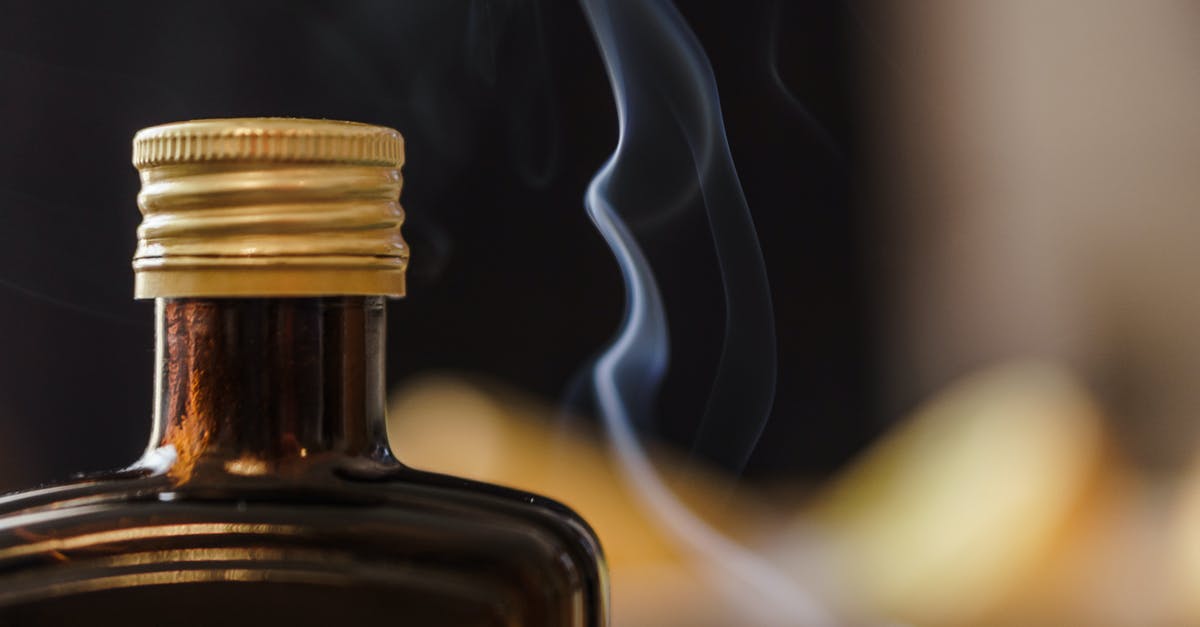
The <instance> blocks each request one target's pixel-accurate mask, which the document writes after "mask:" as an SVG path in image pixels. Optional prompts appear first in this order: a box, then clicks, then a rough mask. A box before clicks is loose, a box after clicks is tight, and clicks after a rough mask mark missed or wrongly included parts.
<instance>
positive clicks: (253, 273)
mask: <svg viewBox="0 0 1200 627" xmlns="http://www.w3.org/2000/svg"><path fill="white" fill-rule="evenodd" d="M133 165H134V166H135V167H136V168H137V169H138V172H139V173H140V175H141V180H142V190H141V192H140V193H139V194H138V208H139V209H140V210H141V212H142V216H143V219H142V223H141V225H140V226H139V227H138V231H137V233H138V245H137V251H136V252H135V253H134V258H133V269H134V276H135V282H134V296H135V298H183V297H221V296H230V297H235V296H324V295H330V296H332V295H368V296H395V297H398V296H403V295H404V272H405V269H406V267H407V265H408V247H407V245H406V244H405V243H404V240H403V239H402V238H401V236H400V225H401V224H402V223H403V221H404V210H403V209H402V208H401V207H400V189H401V187H402V183H403V179H402V178H401V176H400V168H401V166H403V165H404V139H403V137H401V135H400V133H398V132H396V131H395V130H393V129H390V128H386V127H382V126H371V125H367V124H358V123H354V122H338V121H332V120H307V119H294V118H236V119H217V120H193V121H189V122H177V123H173V124H164V125H161V126H153V127H150V128H146V129H142V130H141V131H138V133H137V134H136V135H135V136H134V138H133Z"/></svg>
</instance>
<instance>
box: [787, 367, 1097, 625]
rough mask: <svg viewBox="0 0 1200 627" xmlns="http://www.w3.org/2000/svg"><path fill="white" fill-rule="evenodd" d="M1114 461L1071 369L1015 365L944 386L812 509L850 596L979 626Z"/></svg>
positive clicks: (1042, 558)
mask: <svg viewBox="0 0 1200 627" xmlns="http://www.w3.org/2000/svg"><path fill="white" fill-rule="evenodd" d="M1104 458H1105V446H1104V437H1103V434H1102V429H1101V425H1100V421H1099V414H1098V412H1097V410H1096V409H1095V408H1094V407H1093V405H1092V403H1091V401H1090V400H1089V397H1088V395H1087V394H1086V393H1085V391H1084V390H1083V389H1082V388H1081V386H1079V385H1078V384H1077V383H1076V382H1075V380H1074V379H1073V378H1071V377H1070V376H1069V375H1068V374H1067V373H1065V372H1064V371H1062V370H1060V369H1057V368H1054V367H1052V366H1048V365H1039V364H1023V365H1009V366H1005V367H1001V368H997V369H994V370H991V371H987V372H984V373H981V374H978V375H976V376H972V377H970V378H968V379H966V380H964V381H962V382H960V383H958V384H957V385H954V386H952V387H951V388H949V389H948V390H946V391H945V392H943V393H941V394H939V395H938V396H937V397H936V398H935V399H934V400H933V401H932V402H930V403H928V404H927V405H925V406H924V407H922V408H920V409H919V410H918V411H917V412H916V414H915V415H914V416H913V417H912V419H911V420H909V421H908V422H906V423H902V424H901V426H900V427H899V428H898V430H897V431H896V432H895V433H894V434H892V435H891V436H889V437H888V438H887V439H885V440H883V441H881V442H880V443H879V444H878V445H876V446H875V447H874V448H873V449H871V450H870V451H868V453H867V454H866V455H865V456H864V457H863V459H862V460H861V461H859V462H858V463H857V464H856V465H855V466H854V467H853V468H851V470H850V471H849V472H848V473H846V474H845V475H844V476H843V477H841V478H840V479H839V480H838V481H837V482H836V483H835V484H834V485H833V486H832V487H831V489H830V490H829V491H828V492H827V493H826V494H825V495H824V496H823V498H821V499H820V500H819V502H818V504H817V505H816V506H815V507H814V508H813V509H811V510H809V511H808V512H807V515H808V516H811V518H812V519H813V521H814V522H815V524H816V525H817V527H818V529H820V530H822V531H823V532H824V535H825V537H826V538H827V539H828V540H829V541H830V546H829V547H827V550H829V551H830V552H831V555H832V556H833V560H832V563H833V564H834V568H835V570H836V575H837V576H836V580H837V581H838V583H839V585H838V586H837V589H838V590H840V591H841V595H842V596H844V597H846V598H845V599H844V601H845V604H846V605H847V606H857V607H862V608H865V609H866V611H867V612H868V613H870V614H873V615H877V616H885V617H887V618H888V619H892V620H902V621H906V622H910V623H913V624H917V625H947V626H949V625H956V626H960V625H967V624H982V622H984V621H985V620H986V619H987V618H988V617H989V616H991V615H995V614H996V613H997V612H998V611H999V610H1001V609H1004V605H1005V604H1006V603H1009V604H1011V603H1014V602H1016V601H1017V599H1019V598H1020V597H1022V596H1023V595H1025V594H1026V591H1024V590H1023V589H1022V586H1023V584H1028V583H1029V582H1031V581H1033V580H1035V579H1036V576H1037V575H1039V574H1041V573H1043V572H1045V571H1046V570H1047V563H1048V561H1052V560H1053V558H1052V557H1051V556H1052V555H1053V554H1054V552H1055V551H1057V550H1058V549H1059V545H1060V544H1061V543H1062V542H1063V541H1064V540H1065V536H1066V535H1067V534H1068V533H1069V530H1070V528H1071V524H1072V519H1073V517H1074V516H1075V515H1076V514H1077V513H1078V512H1079V511H1081V508H1082V507H1083V506H1084V505H1085V504H1086V503H1087V502H1088V500H1089V495H1090V493H1091V492H1092V490H1093V489H1094V486H1095V484H1096V482H1097V480H1098V478H1099V477H1100V475H1101V471H1102V469H1103V467H1104V463H1103V460H1104Z"/></svg>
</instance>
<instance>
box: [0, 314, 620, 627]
mask: <svg viewBox="0 0 1200 627" xmlns="http://www.w3.org/2000/svg"><path fill="white" fill-rule="evenodd" d="M158 315H159V325H158V327H159V329H158V336H159V338H158V353H159V369H158V373H157V378H156V384H155V387H156V399H157V401H156V402H157V408H156V417H155V427H154V432H153V436H152V439H151V443H150V446H149V448H148V450H147V454H146V456H145V457H144V458H143V460H142V461H141V462H139V463H138V464H135V465H134V466H132V467H130V468H129V469H126V470H123V471H118V472H114V473H107V474H101V475H96V476H94V477H90V478H85V479H80V480H77V481H75V482H72V483H68V484H63V485H61V486H55V487H50V488H44V489H40V490H34V491H29V492H25V493H19V494H15V495H11V496H8V497H4V498H3V499H0V624H19V625H57V624H69V623H71V622H74V621H78V620H80V617H87V620H88V622H89V623H91V624H108V623H112V624H121V625H143V624H144V625H160V624H173V625H191V624H195V625H211V624H218V623H219V624H222V625H225V626H229V625H242V624H244V625H251V624H253V625H263V624H280V625H285V624H286V625H290V626H295V625H328V624H330V621H337V623H336V624H342V623H343V622H345V623H348V622H349V621H354V620H392V621H400V623H401V624H405V625H420V626H431V627H432V626H435V625H459V626H464V627H467V626H476V625H478V626H481V627H482V626H485V625H486V626H491V625H497V626H501V625H503V626H508V625H522V626H530V627H532V626H539V625H546V626H551V625H553V626H575V625H578V626H589V627H592V626H599V625H604V624H606V621H607V616H606V613H607V596H606V595H607V592H606V590H607V586H606V580H605V574H604V568H603V557H602V555H601V552H600V548H599V543H598V541H597V540H596V538H595V536H594V535H593V534H592V532H591V531H590V529H589V528H588V527H587V525H586V523H584V522H583V521H582V520H581V519H580V518H578V516H576V515H574V514H573V513H572V512H570V510H569V509H567V508H566V507H564V506H562V505H559V504H557V503H555V502H553V501H550V500H548V499H544V498H541V497H538V496H536V495H532V494H527V493H523V492H518V491H514V490H509V489H505V488H500V487H496V486H489V485H486V484H481V483H477V482H472V481H466V480H461V479H456V478H452V477H447V476H443V475H437V474H431V473H425V472H421V471H418V470H414V469H410V468H407V467H405V466H404V465H403V464H401V463H400V462H399V461H397V460H395V459H394V458H393V457H392V455H391V453H390V451H389V449H388V446H387V440H386V433H384V432H383V424H384V420H383V394H384V391H383V378H382V347H383V337H382V330H383V301H382V299H380V298H374V297H336V298H284V299H237V298H232V299H175V300H164V301H160V303H159V314H158ZM463 437H472V434H463Z"/></svg>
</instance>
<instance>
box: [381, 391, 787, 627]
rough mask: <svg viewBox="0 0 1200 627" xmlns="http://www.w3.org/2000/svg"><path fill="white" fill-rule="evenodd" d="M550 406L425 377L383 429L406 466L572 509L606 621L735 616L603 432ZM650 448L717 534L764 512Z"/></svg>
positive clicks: (696, 622)
mask: <svg viewBox="0 0 1200 627" xmlns="http://www.w3.org/2000/svg"><path fill="white" fill-rule="evenodd" d="M552 411H553V410H552V408H551V407H549V406H547V405H545V404H541V403H538V402H536V401H534V400H530V399H528V398H523V397H521V396H520V395H518V394H516V393H514V392H513V391H511V390H508V389H505V388H503V387H501V386H499V385H494V384H491V385H489V384H485V383H480V382H477V381H468V380H465V379H462V378H459V377H454V376H427V377H423V378H420V379H418V380H415V381H412V382H410V383H408V384H407V385H405V386H403V387H402V388H401V389H399V390H397V391H396V393H395V394H394V395H393V397H392V402H391V404H390V407H389V418H388V434H389V437H390V439H391V442H392V446H393V448H394V449H395V451H396V455H397V456H398V457H399V458H400V459H401V460H402V461H403V462H404V463H405V464H408V465H410V466H412V467H415V468H420V469H422V470H432V471H437V472H446V473H451V474H454V475H458V476H464V477H469V478H473V479H480V480H486V481H489V482H493V483H499V484H502V485H509V486H513V487H517V488H521V489H525V490H529V491H532V492H537V493H539V494H544V495H546V496H549V497H551V498H554V499H556V500H559V501H561V502H563V503H565V504H566V505H568V506H570V507H571V508H573V509H575V510H576V511H577V512H579V513H580V514H581V515H582V516H583V517H584V518H585V519H586V520H587V521H588V522H589V523H590V524H591V525H592V526H593V528H594V529H595V530H596V533H597V534H598V535H599V536H600V541H601V543H602V544H603V546H604V551H605V554H606V556H607V558H608V563H609V569H610V575H611V581H612V592H613V596H612V599H613V617H614V624H617V625H620V626H621V627H672V626H676V625H678V626H681V627H682V626H685V625H686V626H689V627H728V626H729V625H735V624H739V620H740V617H739V616H738V615H737V613H736V612H737V610H736V607H735V606H733V605H731V604H729V603H728V602H727V599H726V598H724V597H723V596H722V594H721V591H720V590H713V589H711V586H712V582H711V581H710V580H708V579H706V578H705V577H704V575H703V574H702V570H701V568H699V565H698V564H696V563H695V562H693V561H690V560H689V558H688V557H687V555H685V554H684V553H683V552H681V551H680V550H679V548H678V546H677V544H676V542H675V541H674V540H673V539H672V538H670V537H667V536H665V535H664V534H663V533H662V532H661V531H660V528H659V526H658V525H657V524H655V521H654V520H653V519H652V518H651V514H650V513H648V512H647V511H646V509H645V508H644V507H643V506H642V504H641V502H640V501H639V500H638V499H637V498H636V497H635V496H634V495H633V493H632V492H630V491H629V490H627V489H626V487H625V486H624V483H623V479H622V475H621V473H619V472H618V469H617V468H616V467H615V466H614V462H613V460H612V458H611V456H610V455H609V454H608V450H607V447H606V446H605V445H604V441H603V439H601V438H600V437H597V436H595V435H589V434H588V433H585V432H582V431H580V430H578V429H571V428H568V427H566V426H564V425H562V424H561V423H556V422H555V421H554V420H552ZM655 457H656V460H657V462H658V464H657V465H658V469H659V471H660V472H661V473H662V474H663V475H664V478H665V479H666V480H667V481H668V483H670V485H671V486H672V489H673V490H674V491H675V493H676V494H677V495H678V496H679V497H680V498H681V499H682V500H683V501H684V502H686V503H687V505H688V506H689V507H691V508H692V509H693V510H694V511H697V512H698V513H700V514H701V515H702V516H703V518H704V519H705V520H707V521H708V522H709V523H711V524H713V525H714V526H715V527H717V528H720V529H721V530H722V531H723V532H727V533H734V534H737V533H738V532H739V530H741V531H745V530H746V529H745V528H746V527H747V526H748V524H747V521H753V522H755V523H757V522H760V521H762V520H764V519H768V518H770V516H769V514H768V513H767V512H766V511H765V510H764V509H763V507H762V506H761V505H759V504H757V503H755V502H754V500H753V498H752V497H751V496H749V495H748V494H747V492H748V491H746V490H739V491H738V493H737V494H736V495H734V496H730V493H731V490H729V486H728V485H726V484H724V483H723V482H722V480H721V479H720V478H718V477H717V476H715V475H712V474H708V473H704V472H703V471H700V470H698V469H695V468H687V467H685V466H683V465H682V464H680V463H678V462H677V461H674V460H672V459H671V458H670V457H669V456H665V455H663V454H662V453H661V452H659V453H658V454H657V455H655Z"/></svg>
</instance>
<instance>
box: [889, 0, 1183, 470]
mask: <svg viewBox="0 0 1200 627" xmlns="http://www.w3.org/2000/svg"><path fill="white" fill-rule="evenodd" d="M886 6H887V7H888V8H887V10H886V11H885V10H883V9H880V8H878V7H875V8H873V9H872V11H871V14H870V15H869V16H868V18H870V19H868V31H869V32H874V33H875V34H876V35H877V36H876V37H873V38H872V37H868V41H870V42H871V43H870V44H869V45H870V46H871V47H870V49H869V50H867V52H866V58H868V59H869V60H870V63H871V68H870V69H871V70H872V71H873V74H872V75H871V84H872V85H875V86H876V87H877V88H878V89H877V91H876V92H875V94H876V95H877V96H878V97H876V98H872V99H871V108H872V110H873V111H874V113H875V115H874V120H875V122H874V124H875V128H874V130H873V132H872V133H871V134H870V135H871V136H873V137H878V138H880V139H881V140H882V143H883V146H882V150H881V152H880V153H879V156H880V159H879V163H880V164H881V173H882V174H883V176H884V179H885V180H884V181H883V182H884V185H883V186H882V194H881V196H880V197H878V198H877V199H876V202H877V204H879V205H880V206H882V207H885V208H887V209H888V210H889V211H888V216H889V217H888V221H889V224H888V227H887V229H886V233H887V236H886V240H887V241H888V245H887V246H884V247H883V249H884V250H886V251H888V253H886V254H890V255H891V258H888V259H886V260H885V261H886V262H887V265H886V266H885V272H889V273H891V274H892V276H891V278H892V281H891V294H890V299H891V301H892V303H893V304H894V307H892V308H890V309H889V316H888V317H887V319H886V322H885V324H887V325H888V326H889V328H888V329H887V335H888V336H889V337H891V338H892V340H893V346H892V348H893V350H892V352H891V356H890V361H891V368H890V379H891V381H892V383H893V384H894V386H895V388H896V393H897V395H898V396H899V397H900V398H917V397H920V396H922V395H924V394H927V393H929V392H930V391H932V390H934V389H936V388H937V387H938V386H940V385H942V384H943V383H944V382H945V381H947V380H949V379H951V378H953V377H954V376H957V375H958V374H960V373H962V372H965V371H968V370H970V369H971V368H973V367H974V366H975V365H977V364H979V363H988V362H991V361H995V360H997V359H1007V358H1011V357H1014V356H1028V355H1034V356H1046V357H1052V358H1055V359H1060V360H1065V361H1067V362H1068V363H1071V364H1073V365H1075V366H1077V367H1079V368H1080V369H1081V370H1082V371H1085V372H1088V373H1089V374H1095V375H1097V376H1098V378H1100V379H1102V380H1104V381H1105V384H1106V385H1105V389H1104V391H1105V392H1106V393H1108V394H1111V396H1112V400H1115V401H1116V403H1117V405H1115V406H1114V409H1115V410H1116V411H1115V413H1116V416H1115V418H1116V419H1117V424H1118V425H1119V426H1120V428H1121V430H1122V434H1121V438H1120V440H1121V442H1122V445H1123V446H1127V447H1128V448H1129V449H1130V450H1132V451H1133V452H1135V453H1136V455H1137V457H1138V458H1139V461H1140V462H1141V463H1143V464H1144V465H1145V466H1146V467H1153V468H1156V469H1170V468H1174V467H1178V466H1179V464H1180V463H1181V462H1183V461H1185V460H1186V459H1187V458H1188V457H1189V455H1190V453H1191V451H1192V450H1193V449H1194V448H1195V444H1196V440H1197V437H1200V420H1198V419H1197V418H1198V416H1197V414H1200V386H1197V385H1195V383H1194V382H1195V381H1196V380H1198V379H1200V330H1198V329H1197V327H1196V322H1195V321H1196V320H1200V284H1197V282H1196V280H1195V276H1194V274H1195V271H1196V268H1197V267H1200V246H1197V244H1196V243H1197V242H1198V241H1200V208H1198V207H1197V204H1198V202H1200V175H1198V173H1200V106H1197V103H1200V7H1198V6H1197V5H1196V3H1194V2H1185V1H1179V0H1138V1H1137V2H1133V1H1129V0H1098V1H1095V2H1086V3H1080V2H1076V1H1074V0H1012V1H1006V2H987V1H984V0H967V1H960V0H933V1H932V2H922V3H911V2H891V3H887V4H886Z"/></svg>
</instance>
